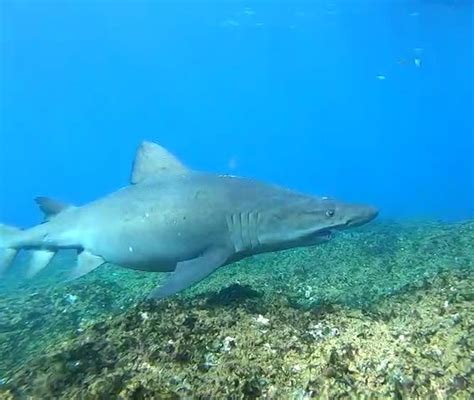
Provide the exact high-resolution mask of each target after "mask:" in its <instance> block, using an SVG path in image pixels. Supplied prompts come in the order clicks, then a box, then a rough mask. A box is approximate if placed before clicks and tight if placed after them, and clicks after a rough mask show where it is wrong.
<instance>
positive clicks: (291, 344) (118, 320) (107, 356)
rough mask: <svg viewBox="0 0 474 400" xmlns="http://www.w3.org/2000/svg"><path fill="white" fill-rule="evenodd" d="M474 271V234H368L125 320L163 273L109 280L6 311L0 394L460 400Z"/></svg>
mask: <svg viewBox="0 0 474 400" xmlns="http://www.w3.org/2000/svg"><path fill="white" fill-rule="evenodd" d="M473 266H474V223H472V222H471V223H458V224H441V223H430V224H413V225H407V224H379V225H375V224H373V226H372V227H370V229H369V228H366V229H363V230H359V231H357V232H354V233H348V234H344V235H341V237H339V238H337V239H335V240H334V241H333V242H332V243H328V244H326V245H324V246H320V247H314V248H308V249H299V250H290V251H286V252H281V253H278V254H269V255H263V256H259V257H254V258H252V259H248V260H243V261H241V262H239V263H237V264H236V265H233V266H229V267H226V268H223V269H222V270H220V271H218V272H217V273H216V274H214V275H213V276H212V278H210V279H208V280H206V281H204V282H202V283H201V284H199V285H196V286H195V287H193V288H191V289H190V290H187V291H185V292H183V293H182V294H180V295H178V296H175V297H173V298H171V299H168V300H165V301H163V302H160V303H157V304H155V303H152V302H139V303H138V304H137V305H136V306H133V304H135V303H137V302H138V301H139V300H140V299H141V298H143V297H144V296H145V295H146V293H147V292H148V291H149V290H150V289H151V288H152V287H153V286H154V285H155V283H156V280H157V278H158V277H160V279H162V275H163V274H160V275H158V274H141V273H137V272H134V271H128V270H125V269H118V268H114V267H109V266H107V267H105V268H103V269H100V270H99V271H97V272H94V273H92V274H90V275H89V276H86V277H85V278H84V279H82V280H81V281H78V282H76V283H73V284H69V285H65V284H58V285H56V286H54V287H52V288H51V287H50V288H48V289H42V290H41V291H40V289H38V288H35V291H36V294H33V295H32V294H31V293H29V294H28V291H27V290H26V289H25V292H24V293H21V294H16V295H10V296H6V297H4V298H2V299H1V300H0V302H1V303H0V306H1V307H0V310H2V312H3V313H4V315H3V318H0V351H1V353H2V355H4V356H3V357H2V359H1V360H0V368H1V371H2V372H1V374H2V375H1V376H5V377H6V378H5V381H6V383H5V384H4V385H3V386H1V387H0V388H1V389H0V390H3V393H0V394H3V396H4V397H6V398H8V397H10V398H23V397H27V396H32V397H33V398H50V397H57V398H68V399H69V398H183V397H184V398H216V397H219V398H220V397H224V398H225V397H227V398H258V397H262V398H309V397H315V396H316V397H323V398H326V397H331V398H337V397H351V396H352V397H354V396H355V397H369V398H370V397H377V396H379V397H395V398H404V397H422V398H429V397H432V398H446V397H450V398H469V395H471V396H472V395H474V394H473V393H472V388H471V387H470V381H471V379H472V372H473V369H472V366H471V364H472V362H471V360H470V356H471V352H472V351H473V349H474V346H473V344H474V343H473V339H472V328H473V326H472V321H473V320H474V318H473V307H472V302H473V295H472V293H474V290H473V286H474V285H473V283H474V277H473V270H474V268H473ZM49 283H50V282H49V281H48V280H47V279H46V278H45V286H44V287H46V284H49ZM70 296H73V297H72V298H73V299H76V300H75V301H73V302H72V301H71V297H70ZM74 296H75V297H74ZM4 310H7V311H4ZM5 313H6V314H5ZM2 321H4V322H3V325H2ZM32 321H33V322H32ZM2 326H3V331H2ZM376 393H378V395H376Z"/></svg>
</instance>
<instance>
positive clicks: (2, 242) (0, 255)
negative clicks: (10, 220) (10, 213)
mask: <svg viewBox="0 0 474 400" xmlns="http://www.w3.org/2000/svg"><path fill="white" fill-rule="evenodd" d="M21 232H22V231H21V229H18V228H14V227H12V226H8V225H3V224H0V277H1V276H2V275H3V273H4V272H5V271H6V269H7V268H8V267H9V266H10V265H11V264H12V262H13V259H14V258H15V256H16V255H17V253H18V249H16V248H15V247H13V243H14V242H15V238H16V237H18V235H19V234H20V233H21Z"/></svg>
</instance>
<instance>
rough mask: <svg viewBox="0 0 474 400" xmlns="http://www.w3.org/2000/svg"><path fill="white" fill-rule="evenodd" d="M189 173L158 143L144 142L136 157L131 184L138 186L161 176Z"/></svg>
mask: <svg viewBox="0 0 474 400" xmlns="http://www.w3.org/2000/svg"><path fill="white" fill-rule="evenodd" d="M188 171H189V170H188V168H186V167H185V166H184V165H183V163H181V161H179V160H178V159H177V158H176V157H175V156H174V155H173V154H171V153H170V152H169V151H168V150H166V149H165V148H163V147H161V146H160V145H158V144H156V143H152V142H148V141H143V142H142V143H141V144H140V146H139V148H138V150H137V155H136V156H135V161H134V163H133V168H132V176H131V178H130V182H131V183H132V184H137V183H140V182H143V181H145V180H146V179H149V178H156V177H159V176H160V175H161V176H162V175H170V174H183V173H186V172H188Z"/></svg>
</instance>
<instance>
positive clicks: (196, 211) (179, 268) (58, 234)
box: [0, 141, 378, 299]
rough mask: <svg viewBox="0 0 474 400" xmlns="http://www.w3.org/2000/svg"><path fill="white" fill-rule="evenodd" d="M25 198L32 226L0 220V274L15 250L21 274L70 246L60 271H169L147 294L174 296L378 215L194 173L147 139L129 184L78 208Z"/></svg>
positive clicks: (262, 184) (41, 265)
mask: <svg viewBox="0 0 474 400" xmlns="http://www.w3.org/2000/svg"><path fill="white" fill-rule="evenodd" d="M35 200H36V202H37V204H38V206H39V208H40V209H41V211H42V212H43V213H44V220H43V221H42V222H41V223H40V224H38V225H35V226H32V227H30V228H26V229H20V228H16V227H12V226H9V225H4V224H1V225H0V274H3V273H4V272H5V271H6V270H7V269H8V268H9V267H10V266H11V265H12V264H13V261H14V259H15V257H16V255H17V254H18V252H19V251H21V250H30V252H31V258H30V260H29V265H28V269H27V276H28V277H33V276H35V275H36V274H37V273H38V272H40V271H41V270H43V269H44V268H45V267H47V266H48V264H49V263H50V262H51V260H52V259H53V257H54V256H55V254H57V253H58V251H60V250H62V249H74V250H75V251H76V252H77V262H75V264H74V266H72V267H71V270H70V275H69V278H68V279H77V278H79V277H81V276H83V275H85V274H87V273H89V272H91V271H93V270H95V269H96V268H98V267H100V266H101V265H103V264H105V263H111V264H115V265H118V266H121V267H126V268H131V269H137V270H141V271H153V272H169V273H170V274H169V276H168V277H167V278H166V280H165V281H164V283H163V284H162V285H157V287H156V288H154V289H153V290H152V291H151V292H150V293H149V294H148V296H147V297H148V298H150V299H162V298H165V297H168V296H171V295H174V294H176V293H178V292H180V291H182V290H184V289H186V288H188V287H191V286H192V285H194V284H196V283H198V282H199V281H201V280H203V279H204V278H206V277H208V276H209V275H211V274H212V273H213V272H214V271H216V270H217V269H219V268H220V267H222V266H224V265H228V264H231V263H234V262H236V261H239V260H242V259H244V258H246V257H250V256H253V255H255V254H259V253H266V252H275V251H280V250H285V249H290V248H296V247H305V246H314V245H318V244H322V243H326V242H328V241H329V240H331V238H332V237H333V236H334V233H335V232H337V231H341V230H345V229H348V228H353V227H357V226H361V225H363V224H366V223H368V222H370V221H371V220H373V219H374V218H375V217H376V216H377V214H378V210H377V209H376V208H375V207H373V206H371V205H363V204H353V203H347V202H342V201H340V200H337V199H333V198H330V197H318V196H313V195H308V194H304V193H300V192H298V191H295V190H291V189H288V188H285V187H281V186H278V185H274V184H270V183H265V182H261V181H258V180H254V179H250V178H245V177H236V176H231V175H218V174H214V173H208V172H202V171H197V170H194V169H191V168H189V167H188V166H186V165H185V164H184V163H183V162H182V161H181V160H179V159H178V158H177V157H176V156H175V155H173V154H172V153H171V152H169V151H168V150H167V149H165V148H164V147H162V146H161V145H159V144H157V143H154V142H150V141H143V142H141V143H140V144H139V146H138V150H137V153H136V157H135V159H134V161H133V168H132V172H131V176H130V184H129V185H127V186H125V187H123V188H121V189H119V190H117V191H115V192H113V193H111V194H108V195H106V196H104V197H102V198H99V199H97V200H94V201H92V202H90V203H87V204H84V205H82V206H75V205H70V204H65V203H62V202H60V201H57V200H54V199H51V198H48V197H37V198H36V199H35Z"/></svg>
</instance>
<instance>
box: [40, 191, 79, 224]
mask: <svg viewBox="0 0 474 400" xmlns="http://www.w3.org/2000/svg"><path fill="white" fill-rule="evenodd" d="M35 202H36V204H38V206H39V208H40V210H41V211H42V212H43V214H44V219H45V221H48V220H50V219H51V218H52V217H54V216H55V215H57V214H59V213H60V212H62V211H64V210H66V209H67V208H70V207H72V206H71V205H69V204H66V203H62V202H60V201H57V200H54V199H51V198H49V197H42V196H39V197H36V198H35Z"/></svg>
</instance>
